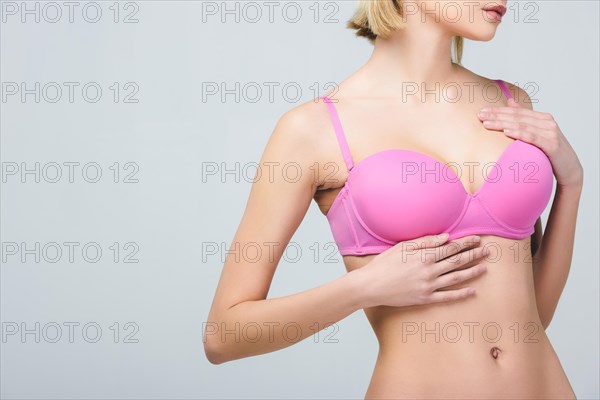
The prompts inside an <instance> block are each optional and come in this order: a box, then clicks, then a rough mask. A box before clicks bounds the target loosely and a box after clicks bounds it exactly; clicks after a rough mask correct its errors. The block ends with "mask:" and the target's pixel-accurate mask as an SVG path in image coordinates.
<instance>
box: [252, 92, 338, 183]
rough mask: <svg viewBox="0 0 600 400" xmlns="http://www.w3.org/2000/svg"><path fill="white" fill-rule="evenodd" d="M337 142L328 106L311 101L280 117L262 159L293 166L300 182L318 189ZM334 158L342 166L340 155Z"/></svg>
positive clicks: (320, 100)
mask: <svg viewBox="0 0 600 400" xmlns="http://www.w3.org/2000/svg"><path fill="white" fill-rule="evenodd" d="M336 140H337V139H336V137H335V135H334V134H333V124H332V122H331V119H330V116H329V111H328V109H327V105H326V104H325V103H324V101H323V100H322V99H320V98H319V99H314V100H313V99H311V100H308V101H305V102H304V103H301V104H298V105H296V106H294V107H293V108H291V109H289V110H288V111H286V112H284V113H283V114H282V115H281V116H280V118H279V119H278V121H277V123H276V125H275V128H274V130H273V132H272V133H271V136H270V137H269V139H268V143H267V146H266V149H265V154H264V155H263V158H264V159H265V160H267V159H268V160H269V161H275V162H279V163H282V164H286V165H287V164H288V163H294V165H295V167H296V168H298V167H299V168H300V169H301V171H302V175H303V178H306V179H308V177H310V178H311V179H312V180H313V184H314V185H315V187H321V186H322V185H323V183H324V182H323V181H322V180H323V179H324V177H325V176H327V174H326V173H322V172H323V171H321V169H323V168H325V167H324V165H325V164H326V162H325V161H326V160H327V161H329V160H331V159H332V154H334V153H333V152H334V151H335V150H334V147H335V146H336V143H337V142H336ZM333 158H334V159H335V160H337V161H338V162H339V163H340V164H339V165H340V166H341V165H343V158H342V157H341V155H340V156H339V157H338V156H333ZM315 168H316V169H315Z"/></svg>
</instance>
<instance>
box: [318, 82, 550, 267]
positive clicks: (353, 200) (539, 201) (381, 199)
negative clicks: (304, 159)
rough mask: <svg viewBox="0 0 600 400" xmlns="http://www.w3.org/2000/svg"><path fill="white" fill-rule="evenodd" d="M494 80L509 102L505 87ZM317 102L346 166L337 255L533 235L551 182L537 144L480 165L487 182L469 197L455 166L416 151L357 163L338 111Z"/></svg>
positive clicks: (336, 212) (518, 146) (336, 206)
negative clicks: (424, 239) (435, 239)
mask: <svg viewBox="0 0 600 400" xmlns="http://www.w3.org/2000/svg"><path fill="white" fill-rule="evenodd" d="M496 82H497V83H498V84H499V86H500V87H501V89H502V91H503V92H504V93H505V95H506V96H507V97H509V98H511V97H512V96H511V94H510V92H509V91H508V89H507V88H506V86H505V85H504V82H503V81H501V80H496ZM322 99H323V100H324V101H325V103H326V104H327V107H328V110H329V114H330V116H331V120H332V122H333V126H334V128H335V133H336V136H337V139H338V142H339V144H340V147H341V150H342V154H343V156H344V161H345V162H346V166H347V167H348V179H347V180H346V183H345V185H344V186H343V187H342V189H341V190H340V192H339V193H338V195H337V196H336V198H335V200H334V202H333V204H332V205H331V208H330V209H329V211H328V213H327V220H328V221H329V225H330V227H331V231H332V234H333V237H334V239H335V241H336V243H337V246H338V250H339V251H340V254H341V255H343V256H345V255H363V254H378V253H381V252H383V251H384V250H386V249H388V248H390V247H392V246H394V245H395V244H397V243H399V242H402V241H406V240H410V239H415V238H417V237H420V236H425V235H434V234H440V233H444V232H448V233H449V234H450V236H449V238H448V240H453V239H457V238H460V237H463V236H468V235H475V234H493V235H497V236H503V237H507V238H514V239H522V238H525V237H527V236H529V235H531V234H532V233H533V232H534V226H535V222H536V220H537V219H538V217H539V216H540V215H541V213H542V212H543V211H544V209H545V208H546V206H547V205H548V201H549V200H550V196H551V194H552V187H553V179H554V175H553V172H552V164H551V163H550V160H549V159H548V157H547V156H546V154H545V153H544V152H543V151H542V150H541V149H539V148H538V147H537V146H534V145H532V144H529V143H527V142H523V141H520V140H518V139H516V140H513V141H512V142H511V143H510V145H508V147H507V148H506V149H505V150H504V152H503V153H502V155H501V156H500V158H499V159H498V160H497V161H496V162H495V163H490V165H485V166H484V168H483V169H484V170H486V171H487V173H486V174H485V175H486V179H485V180H484V184H483V185H482V187H481V189H479V190H478V191H477V192H476V193H475V194H470V193H468V192H467V191H466V190H465V188H464V186H463V184H462V183H461V181H460V180H459V177H458V176H457V174H456V173H455V172H454V170H453V169H452V168H450V167H449V166H448V165H446V164H443V163H441V162H440V161H438V160H436V159H434V158H432V157H430V156H428V155H425V154H423V153H420V152H417V151H412V150H404V149H390V150H383V151H379V152H377V153H375V154H373V155H370V156H368V157H366V158H365V159H364V160H362V161H360V162H359V163H358V164H356V165H355V164H354V163H353V161H352V156H351V155H350V150H349V148H348V144H347V142H346V138H345V136H344V131H343V129H342V125H341V123H340V119H339V116H338V114H337V112H336V109H335V107H334V105H333V103H332V101H331V99H330V98H328V97H326V96H323V97H322ZM487 166H489V168H486V167H487ZM458 170H459V171H460V169H458Z"/></svg>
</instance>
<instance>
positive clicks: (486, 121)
mask: <svg viewBox="0 0 600 400" xmlns="http://www.w3.org/2000/svg"><path fill="white" fill-rule="evenodd" d="M477 116H478V117H479V120H480V121H482V122H483V126H485V127H486V128H496V127H498V126H506V127H507V128H509V129H518V128H519V124H521V125H522V126H523V127H526V126H527V125H529V126H532V127H536V128H540V129H547V128H549V127H550V123H549V122H548V121H547V120H544V119H539V118H532V117H528V116H523V115H516V114H515V115H509V114H498V113H493V112H492V113H479V114H478V115H477ZM508 124H510V125H508Z"/></svg>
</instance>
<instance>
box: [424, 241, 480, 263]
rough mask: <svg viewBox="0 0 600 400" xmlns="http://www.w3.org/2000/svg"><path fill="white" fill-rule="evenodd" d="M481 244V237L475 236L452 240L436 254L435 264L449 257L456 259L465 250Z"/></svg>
mask: <svg viewBox="0 0 600 400" xmlns="http://www.w3.org/2000/svg"><path fill="white" fill-rule="evenodd" d="M480 243H481V237H479V236H477V235H471V236H465V237H463V238H460V239H457V240H453V241H451V242H449V243H446V244H445V245H443V246H441V247H440V249H439V250H438V251H439V253H438V254H436V261H435V262H436V263H438V262H440V261H442V260H444V259H448V258H450V257H456V255H457V254H459V253H460V252H464V251H465V250H466V249H469V248H472V247H473V246H479V244H480Z"/></svg>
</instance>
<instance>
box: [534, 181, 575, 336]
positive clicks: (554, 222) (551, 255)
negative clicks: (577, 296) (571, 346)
mask: <svg viewBox="0 0 600 400" xmlns="http://www.w3.org/2000/svg"><path fill="white" fill-rule="evenodd" d="M581 190H582V186H581V185H577V186H569V187H563V186H560V185H558V187H557V189H556V194H555V197H554V201H553V203H552V208H551V210H550V215H549V217H548V223H547V226H546V230H545V232H544V235H543V239H542V243H541V245H540V248H539V249H538V251H537V252H536V254H535V256H534V257H533V274H534V284H535V296H536V301H537V307H538V312H539V315H540V320H541V322H542V325H543V326H544V329H545V328H547V327H548V325H549V324H550V321H551V320H552V317H553V316H554V312H555V310H556V306H557V305H558V301H559V299H560V296H561V294H562V291H563V289H564V287H565V284H566V282H567V277H568V275H569V270H570V268H571V261H572V258H573V245H574V240H575V226H576V221H577V211H578V208H579V200H580V197H581Z"/></svg>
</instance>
